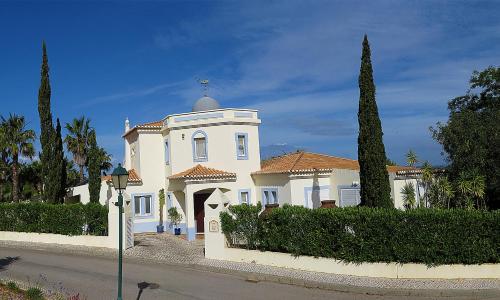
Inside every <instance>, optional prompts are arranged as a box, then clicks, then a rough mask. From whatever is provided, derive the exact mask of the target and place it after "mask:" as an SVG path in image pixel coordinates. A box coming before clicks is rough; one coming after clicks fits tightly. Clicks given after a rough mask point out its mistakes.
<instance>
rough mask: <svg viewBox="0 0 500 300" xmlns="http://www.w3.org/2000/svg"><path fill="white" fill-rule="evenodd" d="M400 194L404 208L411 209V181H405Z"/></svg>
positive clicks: (412, 204)
mask: <svg viewBox="0 0 500 300" xmlns="http://www.w3.org/2000/svg"><path fill="white" fill-rule="evenodd" d="M401 194H403V205H404V207H405V209H412V208H414V207H415V188H414V187H413V183H411V182H409V183H406V184H405V185H404V186H403V188H402V189H401Z"/></svg>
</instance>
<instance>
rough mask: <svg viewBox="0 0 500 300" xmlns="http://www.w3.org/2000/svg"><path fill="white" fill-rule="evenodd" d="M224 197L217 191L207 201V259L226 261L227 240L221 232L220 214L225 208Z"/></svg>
mask: <svg viewBox="0 0 500 300" xmlns="http://www.w3.org/2000/svg"><path fill="white" fill-rule="evenodd" d="M223 202H224V196H223V194H222V192H221V190H220V189H216V190H215V191H214V192H213V193H212V195H211V196H210V197H209V198H208V199H207V200H206V201H205V221H204V222H205V257H206V258H212V259H224V256H225V249H226V238H225V236H224V234H223V233H222V230H221V224H220V213H221V212H222V211H226V208H224V203H223Z"/></svg>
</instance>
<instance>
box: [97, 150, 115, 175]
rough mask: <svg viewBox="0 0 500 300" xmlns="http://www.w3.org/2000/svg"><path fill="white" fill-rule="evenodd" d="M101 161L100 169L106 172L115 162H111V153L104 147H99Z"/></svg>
mask: <svg viewBox="0 0 500 300" xmlns="http://www.w3.org/2000/svg"><path fill="white" fill-rule="evenodd" d="M99 161H100V162H101V165H100V169H101V171H102V172H104V173H106V172H107V171H109V170H110V169H111V168H112V167H113V164H112V163H111V155H110V154H109V153H108V152H107V151H106V149H104V148H102V147H99Z"/></svg>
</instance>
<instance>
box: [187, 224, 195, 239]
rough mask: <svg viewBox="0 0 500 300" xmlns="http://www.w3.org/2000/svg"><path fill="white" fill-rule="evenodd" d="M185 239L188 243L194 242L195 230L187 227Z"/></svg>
mask: <svg viewBox="0 0 500 300" xmlns="http://www.w3.org/2000/svg"><path fill="white" fill-rule="evenodd" d="M187 239H188V241H194V240H195V239H196V228H194V227H189V228H188V229H187Z"/></svg>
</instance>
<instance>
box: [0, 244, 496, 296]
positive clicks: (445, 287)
mask: <svg viewBox="0 0 500 300" xmlns="http://www.w3.org/2000/svg"><path fill="white" fill-rule="evenodd" d="M135 239H136V246H135V247H134V248H131V249H128V250H126V251H125V257H126V258H127V260H130V261H144V262H159V263H165V264H175V265H185V266H189V267H191V268H195V269H199V270H208V271H215V272H218V273H225V274H232V275H238V276H241V277H244V278H246V279H247V280H248V281H252V282H258V281H268V282H278V283H286V284H292V285H298V286H305V287H311V288H321V289H327V290H336V291H345V292H352V291H354V290H356V291H363V292H366V293H370V294H375V295H394V296H397V295H414V296H423V297H428V296H434V297H435V296H443V297H455V296H463V295H469V296H470V297H477V296H479V295H481V297H480V298H482V297H487V296H489V295H495V297H500V280H495V279H471V280H430V279H388V278H369V277H357V276H347V275H335V274H325V273H317V272H307V271H301V270H294V269H285V268H277V267H270V266H263V265H257V264H249V263H235V262H228V261H219V260H211V259H205V258H204V256H203V245H204V244H203V240H196V241H192V242H188V241H185V240H183V239H181V238H179V237H176V236H173V235H171V234H137V235H136V236H135ZM0 245H1V246H7V247H29V248H35V249H41V250H45V251H51V252H61V253H78V254H80V255H91V256H104V257H114V256H116V252H115V251H113V250H110V249H102V248H87V247H74V246H71V247H67V246H60V245H52V244H28V243H13V242H4V243H0Z"/></svg>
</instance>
